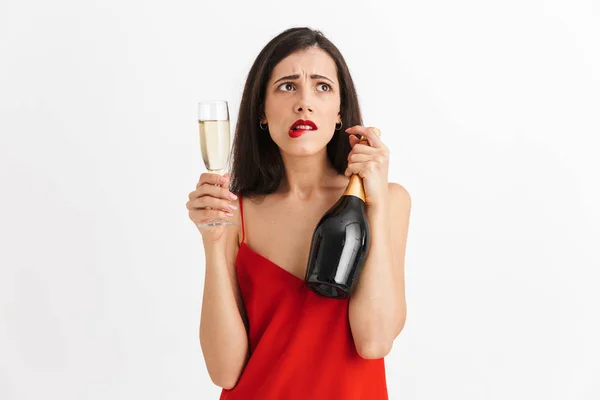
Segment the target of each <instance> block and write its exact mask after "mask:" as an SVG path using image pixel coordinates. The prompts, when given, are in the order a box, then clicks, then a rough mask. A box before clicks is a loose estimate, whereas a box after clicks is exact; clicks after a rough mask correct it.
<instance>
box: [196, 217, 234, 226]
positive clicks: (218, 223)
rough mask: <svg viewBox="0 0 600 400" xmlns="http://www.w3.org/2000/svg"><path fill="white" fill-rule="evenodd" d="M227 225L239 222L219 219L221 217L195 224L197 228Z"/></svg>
mask: <svg viewBox="0 0 600 400" xmlns="http://www.w3.org/2000/svg"><path fill="white" fill-rule="evenodd" d="M228 225H239V223H238V222H233V221H225V220H221V219H215V220H212V221H208V222H201V223H199V224H196V226H197V227H199V228H201V227H204V226H228Z"/></svg>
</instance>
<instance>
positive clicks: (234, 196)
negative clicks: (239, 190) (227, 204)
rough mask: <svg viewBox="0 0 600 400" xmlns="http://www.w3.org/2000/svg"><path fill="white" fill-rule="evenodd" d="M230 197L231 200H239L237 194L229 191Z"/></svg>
mask: <svg viewBox="0 0 600 400" xmlns="http://www.w3.org/2000/svg"><path fill="white" fill-rule="evenodd" d="M229 198H230V199H231V200H237V196H236V195H235V194H233V193H229Z"/></svg>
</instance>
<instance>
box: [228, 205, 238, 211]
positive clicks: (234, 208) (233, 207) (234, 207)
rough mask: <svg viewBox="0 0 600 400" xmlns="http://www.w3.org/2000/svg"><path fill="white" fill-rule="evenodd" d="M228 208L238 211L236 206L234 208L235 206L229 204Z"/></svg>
mask: <svg viewBox="0 0 600 400" xmlns="http://www.w3.org/2000/svg"><path fill="white" fill-rule="evenodd" d="M228 207H229V208H230V209H232V210H237V207H236V206H234V205H233V204H229V205H228Z"/></svg>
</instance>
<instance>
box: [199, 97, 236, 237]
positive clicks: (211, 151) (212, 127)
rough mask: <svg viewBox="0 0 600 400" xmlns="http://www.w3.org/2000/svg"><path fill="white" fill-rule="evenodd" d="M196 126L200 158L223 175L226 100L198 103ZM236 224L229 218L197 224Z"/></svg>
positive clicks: (226, 140) (226, 144)
mask: <svg viewBox="0 0 600 400" xmlns="http://www.w3.org/2000/svg"><path fill="white" fill-rule="evenodd" d="M198 127H199V133H200V150H201V151H202V160H203V161H204V165H205V166H206V169H207V170H208V172H211V173H214V174H219V175H223V174H225V172H226V171H227V164H228V162H229V152H230V149H231V147H230V135H229V107H228V105H227V102H226V101H222V100H213V101H201V102H199V103H198ZM222 225H237V223H236V222H234V221H231V220H229V219H222V218H215V219H212V220H210V221H208V222H203V223H200V224H198V226H222Z"/></svg>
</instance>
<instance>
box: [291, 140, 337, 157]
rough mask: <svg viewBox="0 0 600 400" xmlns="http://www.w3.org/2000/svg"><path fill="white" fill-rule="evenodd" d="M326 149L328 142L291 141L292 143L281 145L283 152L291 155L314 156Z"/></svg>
mask: <svg viewBox="0 0 600 400" xmlns="http://www.w3.org/2000/svg"><path fill="white" fill-rule="evenodd" d="M326 149H327V144H326V143H323V144H322V145H321V144H317V143H309V142H305V143H298V142H296V143H290V144H287V145H285V146H283V147H281V151H282V152H283V153H285V154H287V155H290V156H294V157H309V156H314V155H316V154H319V153H320V152H322V151H326Z"/></svg>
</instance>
